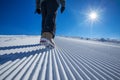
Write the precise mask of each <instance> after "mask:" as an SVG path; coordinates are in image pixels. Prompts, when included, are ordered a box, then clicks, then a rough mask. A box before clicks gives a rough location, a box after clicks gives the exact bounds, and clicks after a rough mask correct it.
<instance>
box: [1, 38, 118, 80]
mask: <svg viewBox="0 0 120 80" xmlns="http://www.w3.org/2000/svg"><path fill="white" fill-rule="evenodd" d="M55 42H56V48H55V49H51V50H49V49H45V48H44V46H40V45H39V36H1V37H0V80H4V79H5V80H13V79H14V80H20V79H21V80H120V46H117V45H109V44H105V43H100V42H93V41H85V40H79V39H74V38H65V37H56V38H55Z"/></svg>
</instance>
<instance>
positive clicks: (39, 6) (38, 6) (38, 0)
mask: <svg viewBox="0 0 120 80" xmlns="http://www.w3.org/2000/svg"><path fill="white" fill-rule="evenodd" d="M40 8H41V4H40V0H36V9H40Z"/></svg>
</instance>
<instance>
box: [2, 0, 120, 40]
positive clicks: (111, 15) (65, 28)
mask: <svg viewBox="0 0 120 80" xmlns="http://www.w3.org/2000/svg"><path fill="white" fill-rule="evenodd" d="M91 9H92V10H97V13H98V15H99V17H98V20H97V21H95V22H94V24H93V25H91V24H90V21H87V20H88V17H87V16H86V14H89V10H91ZM34 11H35V0H0V34H1V35H14V34H17V35H18V34H19V35H24V34H26V35H39V34H40V31H41V15H37V14H34ZM56 24H57V30H56V35H65V36H80V37H97V38H100V37H105V38H119V39H120V0H66V10H65V12H64V13H63V14H61V13H60V8H59V9H58V14H57V19H56Z"/></svg>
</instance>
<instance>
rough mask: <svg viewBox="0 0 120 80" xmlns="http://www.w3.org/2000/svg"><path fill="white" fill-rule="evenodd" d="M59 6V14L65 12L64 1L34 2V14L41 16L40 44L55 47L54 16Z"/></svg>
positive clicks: (46, 0) (43, 0)
mask: <svg viewBox="0 0 120 80" xmlns="http://www.w3.org/2000/svg"><path fill="white" fill-rule="evenodd" d="M60 4H61V13H63V11H64V10H65V0H36V11H35V12H36V13H38V14H42V31H41V40H40V43H42V44H47V45H49V44H50V45H52V46H53V47H54V46H55V43H54V40H53V39H54V37H55V31H56V23H55V22H56V14H57V10H58V7H59V5H60Z"/></svg>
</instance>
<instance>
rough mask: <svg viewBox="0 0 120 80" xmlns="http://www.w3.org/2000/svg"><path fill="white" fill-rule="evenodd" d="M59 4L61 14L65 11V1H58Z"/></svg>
mask: <svg viewBox="0 0 120 80" xmlns="http://www.w3.org/2000/svg"><path fill="white" fill-rule="evenodd" d="M60 4H61V13H63V12H64V10H65V0H60Z"/></svg>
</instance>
